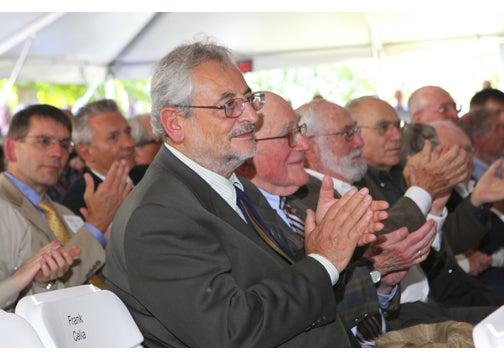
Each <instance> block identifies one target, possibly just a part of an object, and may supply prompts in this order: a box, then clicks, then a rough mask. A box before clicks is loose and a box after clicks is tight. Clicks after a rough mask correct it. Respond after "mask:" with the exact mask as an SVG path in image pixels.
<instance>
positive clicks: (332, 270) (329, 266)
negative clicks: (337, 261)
mask: <svg viewBox="0 0 504 360" xmlns="http://www.w3.org/2000/svg"><path fill="white" fill-rule="evenodd" d="M308 256H310V257H312V258H314V259H315V260H317V261H318V262H319V263H321V264H322V266H323V267H324V268H325V269H326V271H327V273H328V274H329V276H330V277H331V284H332V285H335V284H336V283H337V282H338V279H339V272H338V269H336V266H334V265H333V263H332V262H330V261H329V260H327V259H326V258H325V257H323V256H322V255H319V254H308Z"/></svg>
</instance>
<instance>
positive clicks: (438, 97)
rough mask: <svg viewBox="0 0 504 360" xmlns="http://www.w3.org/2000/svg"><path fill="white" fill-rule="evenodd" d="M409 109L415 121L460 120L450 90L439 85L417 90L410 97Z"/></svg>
mask: <svg viewBox="0 0 504 360" xmlns="http://www.w3.org/2000/svg"><path fill="white" fill-rule="evenodd" d="M408 111H409V113H410V117H411V120H412V121H413V122H414V123H415V122H418V123H430V122H433V121H438V120H451V121H453V122H454V123H456V122H457V121H458V110H457V104H455V101H454V100H453V98H452V97H451V95H450V94H449V93H448V91H446V90H445V89H443V88H441V87H439V86H432V85H429V86H424V87H421V88H419V89H417V90H415V91H414V92H413V94H411V96H410V98H409V101H408Z"/></svg>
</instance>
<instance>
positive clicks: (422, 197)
mask: <svg viewBox="0 0 504 360" xmlns="http://www.w3.org/2000/svg"><path fill="white" fill-rule="evenodd" d="M404 196H406V197H409V198H410V199H411V200H413V202H414V203H415V204H416V205H417V206H418V208H419V209H420V211H421V212H422V214H423V215H424V216H427V214H428V213H429V211H430V209H431V207H432V197H431V196H430V194H429V193H428V192H427V191H425V190H424V189H422V188H421V187H418V186H411V187H409V188H408V190H406V192H405V193H404Z"/></svg>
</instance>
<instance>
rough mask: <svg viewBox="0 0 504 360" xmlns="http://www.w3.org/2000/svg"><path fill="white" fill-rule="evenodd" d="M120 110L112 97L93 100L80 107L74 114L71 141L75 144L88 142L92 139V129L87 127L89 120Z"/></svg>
mask: <svg viewBox="0 0 504 360" xmlns="http://www.w3.org/2000/svg"><path fill="white" fill-rule="evenodd" d="M111 112H120V110H119V107H118V106H117V103H116V102H115V101H114V100H112V99H101V100H97V101H93V102H91V103H89V104H87V105H86V106H83V107H82V108H80V110H79V112H78V113H77V115H75V126H74V128H73V131H72V141H73V142H74V144H75V145H80V144H89V143H91V141H92V140H93V135H94V134H93V130H92V129H91V128H90V127H89V120H90V119H91V118H92V117H94V116H97V115H101V114H104V113H111Z"/></svg>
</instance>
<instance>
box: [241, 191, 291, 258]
mask: <svg viewBox="0 0 504 360" xmlns="http://www.w3.org/2000/svg"><path fill="white" fill-rule="evenodd" d="M235 191H236V205H238V207H239V208H240V210H241V212H242V213H243V216H244V217H245V220H246V221H247V223H248V224H249V225H250V226H252V227H253V228H254V230H255V232H256V233H257V234H258V235H259V236H260V237H261V239H263V240H264V242H266V243H267V244H268V245H269V246H270V247H271V248H273V250H275V251H276V252H277V253H278V254H280V255H281V256H282V257H283V258H284V259H286V260H287V261H288V262H290V263H291V264H292V263H294V261H293V260H292V251H291V250H290V248H289V246H288V244H287V243H286V242H285V240H284V239H282V238H279V237H274V236H273V234H272V233H271V231H270V229H269V228H268V226H267V225H266V224H265V222H264V220H263V219H262V218H261V216H260V215H259V214H258V213H257V211H256V209H254V206H253V205H252V203H251V201H250V199H249V197H248V195H247V194H246V193H245V192H244V191H243V190H241V189H240V188H239V187H237V186H235Z"/></svg>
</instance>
